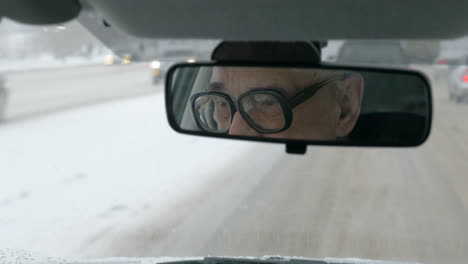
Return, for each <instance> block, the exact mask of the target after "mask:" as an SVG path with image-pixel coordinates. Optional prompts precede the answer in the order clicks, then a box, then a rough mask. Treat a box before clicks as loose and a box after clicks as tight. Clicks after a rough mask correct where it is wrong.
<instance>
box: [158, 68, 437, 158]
mask: <svg viewBox="0 0 468 264" xmlns="http://www.w3.org/2000/svg"><path fill="white" fill-rule="evenodd" d="M166 78H167V79H166V106H167V114H168V119H169V123H170V125H171V127H172V128H174V129H175V130H176V131H178V132H181V133H186V134H192V135H201V136H210V137H220V138H233V139H244V140H255V141H268V142H279V143H286V145H287V151H288V152H292V153H304V152H305V150H306V145H341V146H345V145H346V146H381V147H383V146H388V147H390V146H391V147H409V146H418V145H420V144H422V143H423V142H424V141H425V140H426V139H427V137H428V135H429V131H430V127H431V113H432V101H431V93H430V86H429V82H428V80H427V78H426V77H425V76H424V75H423V74H421V73H419V72H416V71H409V70H408V71H405V70H393V69H392V70H390V69H373V68H363V67H338V66H324V65H319V66H317V65H304V64H294V65H291V64H282V65H277V64H275V65H271V64H269V65H265V64H255V65H253V64H251V63H197V64H192V63H189V64H178V65H175V66H173V67H172V68H171V69H170V70H169V72H168V74H167V77H166Z"/></svg>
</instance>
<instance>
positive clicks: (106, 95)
mask: <svg viewBox="0 0 468 264" xmlns="http://www.w3.org/2000/svg"><path fill="white" fill-rule="evenodd" d="M131 67H132V66H131V65H130V66H129V67H126V68H123V67H115V68H111V72H112V71H116V70H117V71H119V72H122V71H123V70H122V69H124V70H126V71H125V74H122V73H120V74H116V75H114V74H110V75H109V74H108V72H109V68H102V67H97V70H96V69H91V71H90V70H89V69H84V68H74V69H62V70H61V72H62V73H64V74H66V75H67V77H70V76H74V78H73V79H71V78H65V79H60V78H58V79H56V80H58V81H54V78H53V77H54V76H57V74H58V73H56V72H54V73H53V74H51V73H50V72H48V71H46V72H32V73H28V74H25V73H16V74H14V75H13V76H10V78H9V86H10V88H11V93H10V95H11V97H10V99H11V100H10V102H9V109H7V110H8V112H7V113H8V114H9V115H8V117H9V121H15V122H6V123H4V124H3V125H0V146H1V149H0V164H1V166H0V181H1V184H0V212H1V213H0V234H1V235H0V248H19V249H26V250H33V251H38V252H42V253H45V254H48V255H52V256H63V257H76V256H82V255H83V252H82V251H83V250H84V248H85V247H86V246H87V245H88V244H93V241H98V240H100V239H102V238H106V235H110V234H116V233H117V234H118V233H119V232H120V230H124V229H126V228H128V227H131V226H133V225H134V224H135V223H139V222H145V221H148V219H155V218H156V219H159V221H161V222H163V221H164V222H168V221H169V219H166V217H165V216H166V215H167V214H168V212H170V211H172V212H174V211H178V210H183V208H177V206H178V205H180V203H181V202H184V201H185V200H186V199H187V198H188V197H192V196H193V195H194V193H198V192H199V191H200V190H204V189H206V188H207V186H208V185H210V184H213V182H217V183H219V181H223V180H225V179H226V176H225V175H227V173H226V171H225V168H227V167H228V166H229V165H230V164H235V163H236V162H240V161H239V160H240V157H241V156H243V155H245V154H246V153H247V152H248V151H249V150H251V149H253V147H254V146H255V148H273V149H275V150H277V151H276V154H278V155H279V154H282V153H283V151H284V148H283V147H279V146H272V145H252V144H251V143H242V142H237V141H225V140H213V139H207V138H199V137H190V136H186V135H180V134H177V133H176V132H174V131H172V129H171V128H170V127H169V125H168V123H167V120H166V116H165V110H164V101H163V93H162V87H161V86H151V85H150V83H149V79H148V78H147V76H145V74H146V73H147V71H145V70H146V68H144V69H143V68H142V67H141V66H133V69H132V68H131ZM99 71H101V72H99ZM102 72H105V73H106V74H107V75H102ZM59 73H60V71H59ZM91 74H92V76H96V75H97V76H98V78H97V79H98V82H97V84H95V85H94V86H91V85H90V84H91V83H92V82H93V80H92V79H90V77H91V76H90V75H91ZM25 76H26V77H25ZM39 80H43V82H40V83H38V81H39ZM94 81H96V80H94ZM132 82H133V83H132ZM35 83H36V84H38V85H37V87H34V86H33V87H31V86H28V84H29V85H33V84H35ZM103 83H105V84H108V86H103ZM84 84H86V85H84ZM65 85H69V86H65ZM60 86H63V87H60ZM80 86H81V88H82V89H80ZM150 89H153V90H152V91H151V90H150ZM144 94H146V96H141V95H144ZM130 95H133V96H136V95H139V97H132V98H127V99H120V100H117V101H110V102H107V103H103V104H93V105H88V106H85V105H83V104H84V103H86V102H90V101H91V102H99V101H102V100H113V99H116V98H121V97H123V96H130ZM35 102H37V103H35ZM80 105H81V106H83V107H81V108H72V107H77V106H80ZM56 107H58V108H59V109H67V108H70V109H69V110H67V111H63V112H56V113H50V111H52V110H54V109H55V108H56ZM37 113H49V114H46V115H39V116H38V115H36V114H37ZM23 115H24V116H31V117H32V118H29V119H21V117H23ZM18 117H19V118H20V119H19V121H18V122H16V121H17V120H18V119H17V118H18ZM272 156H275V152H273V154H272ZM213 161H214V163H213ZM266 161H268V160H266ZM251 162H254V161H251ZM258 170H259V171H260V172H261V170H262V169H261V168H259V169H258ZM237 172H240V170H237ZM249 173H251V172H249ZM261 174H262V173H259V175H261ZM247 175H248V174H247ZM171 217H172V216H171ZM88 250H89V249H88ZM93 252H94V251H93Z"/></svg>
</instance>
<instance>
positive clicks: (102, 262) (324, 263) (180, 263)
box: [0, 249, 419, 264]
mask: <svg viewBox="0 0 468 264" xmlns="http://www.w3.org/2000/svg"><path fill="white" fill-rule="evenodd" d="M0 263H15V264H46V263H47V264H162V263H164V264H203V263H205V264H206V263H209V264H221V263H225V264H256V263H260V264H282V263H284V264H287V263H289V264H419V263H418V262H400V261H385V260H370V259H361V258H323V259H310V258H302V257H285V256H264V257H260V258H258V257H239V256H236V257H156V258H151V257H145V258H134V257H132V258H126V257H116V258H100V259H86V260H73V259H69V260H68V259H62V258H54V257H49V256H44V255H43V254H37V253H33V252H28V251H24V250H11V249H3V250H2V249H0Z"/></svg>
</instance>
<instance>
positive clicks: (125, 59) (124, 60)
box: [104, 53, 133, 65]
mask: <svg viewBox="0 0 468 264" xmlns="http://www.w3.org/2000/svg"><path fill="white" fill-rule="evenodd" d="M132 59H133V56H132V55H131V54H129V53H125V54H122V55H121V56H117V55H114V54H109V55H106V56H105V57H104V64H105V65H114V64H129V63H131V62H132Z"/></svg>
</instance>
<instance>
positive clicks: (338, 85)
mask: <svg viewBox="0 0 468 264" xmlns="http://www.w3.org/2000/svg"><path fill="white" fill-rule="evenodd" d="M339 74H341V75H340V76H342V75H343V73H338V72H335V71H327V70H316V69H285V68H255V67H216V68H214V69H213V75H212V77H211V81H210V82H211V85H210V91H216V92H222V93H225V94H227V95H228V96H229V97H230V98H231V99H232V100H233V101H234V102H237V100H238V98H239V96H240V95H242V94H244V93H246V92H249V91H252V90H258V89H269V90H275V91H277V92H279V93H280V94H281V95H283V96H284V97H285V98H286V99H287V100H290V99H291V98H293V97H294V96H296V95H298V94H299V93H300V92H302V91H303V90H304V88H305V87H310V86H311V85H313V84H316V83H319V82H321V81H324V80H327V79H330V78H333V77H337V75H339ZM361 96H362V78H361V77H360V76H359V75H358V74H352V75H351V76H350V77H348V78H347V79H345V80H343V78H337V80H336V81H333V82H331V83H329V84H328V85H326V86H324V87H322V88H321V89H320V90H318V91H317V93H316V94H315V95H314V96H313V97H311V98H309V99H307V100H306V101H304V102H302V103H301V104H299V105H297V106H296V107H294V108H293V111H292V112H293V118H292V123H291V126H290V127H289V128H288V129H286V130H284V131H282V132H279V133H273V134H264V133H260V132H258V131H256V130H255V129H253V128H252V127H251V126H250V125H249V124H248V123H247V122H246V121H245V120H244V119H243V117H242V116H241V115H240V114H239V112H236V113H235V114H234V117H233V119H232V123H231V118H230V111H229V108H228V107H229V106H228V105H226V103H225V102H224V101H222V100H220V101H219V102H216V103H215V104H216V107H215V113H214V115H215V119H216V122H217V123H218V127H219V128H220V129H221V128H227V127H229V124H230V123H231V126H230V128H229V134H231V135H243V136H257V137H272V138H292V139H305V140H335V139H336V138H337V137H344V136H346V135H347V134H348V133H349V132H350V131H351V130H352V128H353V127H354V124H355V122H356V120H357V116H358V115H359V110H360V101H361ZM254 99H255V103H256V104H259V103H261V104H262V109H263V110H262V113H260V114H256V115H255V114H254V115H255V116H253V117H252V119H255V120H258V122H259V123H261V124H262V125H263V126H266V127H272V128H273V127H277V126H280V125H281V122H284V117H283V116H282V114H283V113H282V111H281V107H279V105H275V104H274V102H275V100H272V99H274V98H272V97H271V96H268V95H258V96H256V97H255V98H254ZM245 101H247V100H244V102H245ZM252 104H253V103H252ZM244 105H245V107H247V108H248V107H249V105H251V104H250V103H249V102H246V103H244ZM252 107H253V106H252ZM265 116H268V119H265Z"/></svg>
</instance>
